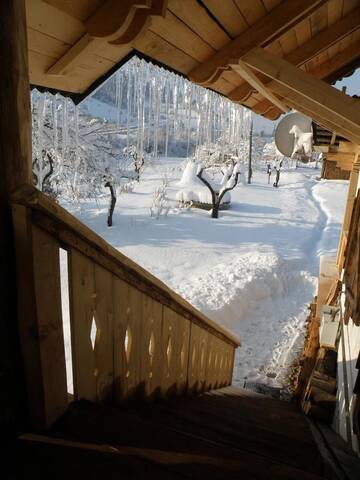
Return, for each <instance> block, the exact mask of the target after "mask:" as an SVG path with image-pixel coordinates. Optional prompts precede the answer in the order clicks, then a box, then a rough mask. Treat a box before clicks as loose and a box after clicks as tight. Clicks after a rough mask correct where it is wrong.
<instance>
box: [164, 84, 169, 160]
mask: <svg viewBox="0 0 360 480" xmlns="http://www.w3.org/2000/svg"><path fill="white" fill-rule="evenodd" d="M169 84H170V79H169V78H168V79H167V81H166V83H165V122H166V127H165V128H166V133H165V157H167V156H168V146H169V131H170V121H169V120H170V118H169V117H170V111H169V100H170V85H169Z"/></svg>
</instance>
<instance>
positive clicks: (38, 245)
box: [0, 0, 360, 479]
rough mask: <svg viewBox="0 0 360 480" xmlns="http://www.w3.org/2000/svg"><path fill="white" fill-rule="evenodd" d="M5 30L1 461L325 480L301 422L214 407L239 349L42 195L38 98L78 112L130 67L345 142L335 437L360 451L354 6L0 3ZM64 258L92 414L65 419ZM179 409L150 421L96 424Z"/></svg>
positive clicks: (256, 405) (243, 1) (287, 414)
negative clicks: (300, 116) (37, 92)
mask: <svg viewBox="0 0 360 480" xmlns="http://www.w3.org/2000/svg"><path fill="white" fill-rule="evenodd" d="M0 20H1V27H0V59H1V76H0V161H1V167H2V175H1V176H0V178H1V180H0V200H1V216H0V221H1V225H0V238H1V253H0V255H1V275H2V278H3V288H2V302H1V303H2V316H1V318H2V334H1V348H0V356H1V376H0V378H1V380H2V395H1V404H0V405H1V406H0V412H1V422H2V425H3V426H4V428H2V429H1V430H2V435H3V436H4V439H5V440H7V443H6V445H7V447H6V448H8V450H4V451H3V452H6V453H7V455H6V456H5V460H10V459H11V458H12V455H13V454H14V452H15V453H16V454H17V455H20V456H18V457H16V459H17V461H16V462H13V463H12V468H13V470H14V471H16V473H18V474H19V478H23V476H24V477H25V476H26V475H28V474H29V473H30V476H31V474H34V472H36V474H37V477H38V478H49V476H50V475H51V476H52V477H53V478H58V477H59V478H60V476H62V478H63V475H64V472H65V473H66V468H70V467H71V468H73V469H74V472H76V474H77V476H78V475H79V474H87V475H88V476H89V477H90V478H93V476H94V475H95V474H99V472H101V473H102V474H103V475H105V473H104V472H106V474H107V475H108V476H110V477H111V478H115V475H117V476H116V478H119V475H120V478H143V477H144V476H145V475H147V476H150V478H153V477H155V475H156V478H183V477H187V478H193V477H194V476H199V475H201V474H206V475H207V476H208V478H240V477H241V476H242V478H276V479H279V478H284V479H285V478H287V479H289V478H301V479H307V478H309V479H310V478H312V479H316V478H326V477H324V475H325V473H324V472H325V470H326V468H324V463H325V464H327V463H329V455H326V454H325V455H324V456H323V458H322V459H321V456H320V454H319V452H318V450H317V448H318V447H317V446H316V444H317V445H319V438H320V437H321V435H320V437H319V435H318V436H317V441H316V442H315V440H314V437H313V435H312V433H311V431H310V429H309V426H308V424H307V422H306V421H305V419H304V417H303V416H302V414H300V413H299V412H297V411H295V407H293V406H290V405H286V404H279V403H277V402H274V401H272V400H269V399H264V398H260V397H259V396H256V395H251V394H250V393H246V392H244V391H241V390H236V389H231V388H230V387H227V389H226V388H225V390H224V389H222V390H219V392H218V393H217V391H216V389H219V388H222V387H226V386H228V385H230V384H231V378H232V370H233V362H234V351H235V348H236V347H237V346H239V344H240V342H239V340H238V339H237V338H235V337H234V336H233V335H231V334H230V333H229V332H227V331H226V330H225V329H223V328H221V327H220V326H219V325H216V324H215V323H214V322H211V321H210V320H209V319H208V318H206V317H205V316H204V315H202V314H200V313H199V312H197V311H196V310H195V309H194V308H192V307H191V306H190V305H189V304H187V302H185V301H184V300H183V299H182V298H180V297H179V296H178V295H176V294H175V293H174V292H172V291H171V290H170V289H168V288H167V287H166V286H165V285H163V284H161V282H159V281H158V280H157V279H155V278H154V277H153V276H151V275H150V274H149V273H148V272H146V271H144V270H143V269H142V268H140V267H139V266H138V265H136V264H135V263H134V262H132V261H130V260H129V259H127V258H126V257H125V256H123V255H121V254H120V253H119V252H117V251H115V250H114V249H113V248H111V247H110V246H109V245H108V244H106V242H104V241H103V240H102V239H100V238H99V237H97V236H96V235H95V234H94V233H93V232H92V231H90V230H89V229H87V228H86V227H85V226H84V225H82V224H81V223H80V222H78V221H77V220H75V219H74V218H73V217H72V216H71V215H70V214H68V213H67V212H65V211H64V210H63V209H62V208H60V207H59V206H58V205H57V204H55V203H54V202H53V201H52V200H51V199H49V198H48V197H46V196H45V195H43V194H42V193H40V192H38V191H36V190H35V189H34V188H33V187H32V185H31V180H32V174H31V112H30V99H29V91H30V88H31V86H32V85H33V86H36V87H38V88H42V89H44V90H49V91H52V92H61V93H63V94H64V95H69V96H70V97H71V98H72V99H73V100H74V101H75V102H78V101H79V100H81V99H82V98H84V97H85V96H86V95H88V94H90V93H91V92H92V91H93V90H94V89H95V88H96V87H97V86H98V85H99V84H100V83H101V82H102V81H104V79H106V78H107V76H109V75H111V74H112V73H113V72H114V71H115V70H116V69H117V68H118V67H119V65H121V64H122V63H124V62H126V61H127V60H128V59H129V58H130V57H131V56H132V55H134V54H136V55H139V56H142V57H144V58H146V59H149V60H151V61H153V62H156V63H159V64H161V65H163V66H165V67H166V68H170V69H172V70H174V71H175V72H178V73H179V74H181V75H185V76H186V77H187V78H189V79H190V80H191V81H193V82H195V83H197V84H200V85H203V86H204V87H206V88H210V89H212V90H215V91H217V92H219V93H221V94H222V95H225V96H226V97H228V98H229V99H230V100H232V101H234V102H238V103H240V104H242V105H245V106H247V107H248V108H251V109H252V110H253V111H254V112H256V113H260V114H262V115H264V116H265V117H267V118H269V119H276V118H278V117H279V116H280V115H281V114H282V113H283V112H287V111H289V110H290V109H296V110H298V111H300V112H303V113H304V114H306V115H308V116H310V117H311V118H312V119H313V120H314V121H315V122H316V123H317V124H319V125H320V126H322V127H323V128H325V129H327V130H329V131H332V132H336V133H337V135H339V136H341V137H343V138H344V139H346V140H347V143H346V147H344V148H346V149H347V150H346V152H347V153H350V154H351V155H350V156H351V158H352V160H351V163H352V165H351V173H350V188H349V199H348V203H347V209H346V213H345V219H344V225H343V232H342V238H341V242H340V247H339V255H338V259H337V263H336V271H337V273H336V274H335V278H336V281H340V282H341V283H342V284H343V285H345V287H346V290H345V293H344V295H343V297H344V299H345V301H344V308H345V315H344V318H345V320H344V328H343V334H342V337H341V338H342V340H341V341H342V342H343V343H344V342H345V335H347V337H346V339H347V340H346V342H347V343H346V345H347V347H346V348H345V346H344V348H343V351H344V355H343V356H342V357H341V358H340V359H339V362H340V363H339V371H340V370H341V369H342V371H343V372H345V374H344V375H345V377H346V378H348V377H349V376H350V374H351V381H350V380H349V379H347V380H342V383H343V384H344V388H343V390H342V391H344V395H345V396H346V398H347V403H346V405H345V408H344V410H343V415H344V418H343V421H344V422H345V423H346V422H347V423H346V432H345V433H344V432H343V431H342V432H341V433H342V434H343V436H344V437H346V438H347V439H349V437H351V438H350V440H351V443H352V444H353V447H354V448H355V443H354V442H353V438H352V437H354V438H355V437H356V438H357V436H358V430H356V428H358V423H357V422H356V421H355V420H356V418H357V417H356V415H358V414H357V413H356V408H357V407H356V405H358V404H359V402H358V395H359V375H358V374H357V376H356V374H355V373H356V368H358V366H359V365H358V364H356V359H355V356H356V355H357V352H358V350H359V346H360V335H359V328H360V327H359V326H358V325H359V322H358V309H359V305H358V298H359V295H358V290H359V286H358V283H357V278H358V271H359V263H358V251H359V241H360V240H359V236H358V221H357V219H358V217H357V215H358V213H357V212H358V211H359V209H358V208H356V206H357V205H358V200H356V199H357V191H358V183H359V182H358V171H359V170H358V161H357V159H358V149H359V147H358V146H359V145H360V108H359V107H360V104H359V100H358V99H355V98H351V97H349V96H348V95H346V94H345V93H344V92H339V91H337V90H335V89H334V88H333V87H332V86H331V83H332V82H334V81H335V80H336V79H337V78H340V77H342V76H343V75H345V74H347V73H349V72H351V71H353V70H354V69H355V68H357V67H358V66H359V65H360V48H359V47H360V2H359V0H222V1H219V0H168V1H166V0H139V1H137V0H121V1H120V0H76V1H67V0H2V1H1V2H0ZM350 156H349V157H350ZM351 218H352V219H353V220H351ZM60 248H62V249H65V250H67V252H68V257H69V283H70V301H71V333H72V346H73V355H74V357H73V374H74V399H75V400H86V401H87V402H91V403H86V402H85V403H84V404H82V403H81V402H80V403H78V404H75V406H70V407H69V402H70V400H69V396H68V392H67V386H66V372H65V357H64V340H63V333H62V315H61V298H60V285H59V249H60ZM330 283H331V282H330ZM321 298H323V302H325V303H326V299H327V298H328V295H326V292H323V293H322V297H321ZM324 299H325V300H324ZM318 307H319V308H320V307H321V305H320V304H319V305H318ZM93 322H95V324H96V328H97V335H96V340H95V346H94V347H92V345H91V342H90V329H91V325H92V323H93ZM350 337H351V338H350ZM349 339H350V340H349ZM344 345H345V343H344ZM346 349H347V350H346ZM346 352H347V353H346ZM354 359H355V360H354ZM344 362H345V363H347V365H348V367H346V368H345V370H344V369H343V364H344ZM354 362H355V363H354ZM355 364H356V365H355ZM344 375H343V377H342V378H345V377H344ZM214 390H215V391H214ZM205 391H212V393H205V394H204V393H203V392H205ZM189 392H190V393H198V394H200V393H202V395H201V396H199V397H195V398H192V399H191V398H185V394H188V393H189ZM171 396H175V397H177V398H175V399H174V400H168V403H166V402H165V403H161V404H156V405H155V406H154V407H153V410H151V409H152V407H151V406H149V405H148V404H147V403H145V404H143V406H142V407H138V408H139V410H138V411H137V410H136V407H134V406H133V407H131V408H132V410H131V411H128V410H126V412H125V411H124V410H121V409H119V408H118V409H114V407H109V409H110V408H113V410H111V409H110V410H106V411H105V410H104V409H105V406H104V407H103V406H101V405H102V404H107V403H109V402H110V403H111V404H112V405H114V404H123V403H124V402H126V401H127V400H130V399H133V398H135V399H140V398H141V399H144V398H150V397H156V398H158V397H160V398H165V399H168V398H169V397H171ZM81 405H83V407H81ZM132 405H137V404H132ZM144 405H145V406H144ZM166 405H169V407H168V410H167V407H166ZM124 408H125V407H124ZM92 409H95V410H92ZM134 409H135V410H134ZM109 412H110V413H109ZM121 412H122V413H121ZM124 412H125V413H124ZM341 415H342V414H340V423H341ZM56 422H57V423H56ZM59 422H60V423H59ZM54 424H55V426H54ZM56 425H57V427H56ZM54 428H55V430H51V429H54ZM49 429H50V430H49ZM349 429H350V430H349ZM19 432H25V433H23V434H22V435H21V436H20V437H19ZM40 434H41V435H40ZM157 434H158V435H160V437H161V438H160V439H159V438H158V437H157V436H156V435H157ZM322 435H323V434H322ZM315 437H316V435H315ZM321 438H322V437H321ZM9 440H11V441H9ZM320 443H321V439H320ZM321 448H325V447H324V446H322V447H321ZM321 448H320V450H321ZM326 448H328V446H327V447H326ZM330 456H331V455H330ZM324 458H325V459H326V458H327V460H324ZM335 463H336V462H335ZM340 463H341V462H340ZM330 464H331V461H330ZM331 466H332V467H333V468H334V469H335V470H336V468H337V469H339V465H338V464H337V465H335V466H334V465H331ZM332 478H344V477H340V476H338V477H332Z"/></svg>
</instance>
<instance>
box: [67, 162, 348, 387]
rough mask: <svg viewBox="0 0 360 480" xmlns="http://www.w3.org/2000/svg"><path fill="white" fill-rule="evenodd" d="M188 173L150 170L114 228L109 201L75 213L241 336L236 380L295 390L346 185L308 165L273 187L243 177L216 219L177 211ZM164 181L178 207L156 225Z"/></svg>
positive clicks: (262, 178)
mask: <svg viewBox="0 0 360 480" xmlns="http://www.w3.org/2000/svg"><path fill="white" fill-rule="evenodd" d="M183 167H184V161H183V159H174V158H172V159H166V160H162V162H161V164H158V165H156V166H154V167H149V168H148V169H147V170H146V171H145V172H144V174H143V178H142V181H141V182H140V183H139V184H137V183H136V186H135V189H134V191H133V192H132V193H128V194H123V195H121V196H120V197H119V199H118V203H117V206H116V209H115V213H114V226H113V227H112V228H108V227H106V211H107V207H108V198H107V197H104V199H103V200H99V202H98V204H95V203H90V202H87V203H81V208H77V209H75V208H74V206H73V205H67V208H69V209H70V210H71V211H73V213H74V214H75V215H76V216H78V217H79V218H80V219H81V220H82V221H84V222H85V223H86V224H87V225H88V226H89V227H91V228H93V229H94V230H95V231H96V232H98V233H99V234H100V235H102V236H103V237H104V238H105V239H106V240H107V241H108V242H109V243H111V244H112V245H113V246H115V247H116V248H118V249H119V250H120V251H121V252H123V253H124V254H126V255H127V256H129V257H130V258H132V259H133V260H135V261H136V262H138V263H139V264H140V265H142V266H143V267H145V268H147V269H148V270H149V271H151V272H152V273H153V274H154V275H156V276H157V277H159V278H160V279H161V280H162V281H164V282H165V283H166V284H167V285H169V286H170V287H172V288H173V289H174V290H175V291H177V292H178V293H179V294H181V295H183V296H184V297H185V298H186V299H187V300H188V301H189V302H190V303H192V304H193V305H194V306H195V307H197V308H198V309H200V310H201V311H202V312H204V313H205V314H207V315H208V316H209V317H211V318H213V319H214V320H216V321H218V322H220V323H222V324H223V325H225V326H226V327H228V328H229V329H231V330H232V331H234V332H235V333H237V334H239V335H240V337H241V339H242V342H243V345H242V347H241V348H240V349H239V350H238V354H237V358H236V366H235V367H236V368H235V372H234V383H235V384H241V385H242V384H243V383H244V381H259V382H262V383H267V384H270V385H273V386H280V387H286V385H287V382H288V372H289V367H290V365H291V364H292V362H293V360H294V357H296V355H297V354H298V353H299V350H300V348H301V345H302V342H303V337H304V320H305V318H306V315H307V306H308V304H309V302H310V301H311V298H312V296H313V295H314V291H315V285H316V277H317V274H318V264H319V260H318V255H319V254H324V253H334V252H335V251H336V246H337V241H338V236H339V232H340V227H341V221H342V215H343V213H342V212H343V211H344V204H345V195H346V190H347V182H344V181H331V182H329V181H320V182H319V181H316V180H315V177H316V176H318V175H319V171H318V170H314V169H311V168H300V169H298V170H289V171H287V172H284V173H283V174H282V176H281V179H280V188H279V189H274V188H273V187H272V185H271V184H270V185H268V184H267V175H266V173H265V171H264V172H263V171H255V172H254V177H253V184H252V185H247V184H246V183H245V182H244V178H243V183H242V184H241V185H239V186H238V187H236V188H235V190H233V191H232V206H231V209H230V210H228V211H224V212H221V214H220V218H219V219H217V220H214V219H211V218H209V214H208V212H206V211H203V210H197V209H196V210H195V209H192V210H182V209H180V208H178V205H177V202H176V200H175V198H176V194H177V192H178V189H179V187H178V186H177V183H178V182H179V179H180V178H181V174H182V168H183ZM165 177H166V178H167V179H168V182H169V185H168V187H167V190H166V195H167V198H168V204H169V206H170V211H169V214H168V216H161V217H160V218H159V219H156V218H154V217H150V215H149V208H150V206H151V202H152V198H153V192H154V190H155V188H156V187H158V186H159V185H161V184H163V183H164V178H165Z"/></svg>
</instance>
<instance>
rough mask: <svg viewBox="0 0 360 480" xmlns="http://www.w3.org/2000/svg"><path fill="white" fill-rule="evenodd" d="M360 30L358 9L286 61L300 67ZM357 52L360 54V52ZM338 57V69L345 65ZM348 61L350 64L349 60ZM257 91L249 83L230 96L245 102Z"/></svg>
mask: <svg viewBox="0 0 360 480" xmlns="http://www.w3.org/2000/svg"><path fill="white" fill-rule="evenodd" d="M359 28H360V9H356V10H355V11H354V12H351V13H350V14H349V15H347V16H346V17H344V18H343V19H342V20H340V21H339V22H337V23H335V24H334V25H331V27H330V28H328V29H327V30H324V31H322V32H320V33H319V34H318V35H316V36H315V37H313V38H312V39H310V40H309V41H308V42H305V43H304V44H303V45H301V46H300V47H299V48H297V49H295V50H293V51H292V52H290V53H289V55H287V56H286V57H285V60H286V61H288V62H289V63H292V64H293V65H296V66H298V67H300V66H302V65H304V64H305V63H306V62H308V61H309V60H311V59H312V58H314V57H315V56H317V55H319V54H320V53H321V52H323V51H324V50H326V49H328V48H329V47H331V46H332V45H334V44H335V43H337V42H339V41H340V40H342V39H343V38H345V37H346V36H348V35H350V34H351V33H353V32H354V31H355V30H357V29H359ZM357 52H359V50H358V51H357ZM354 53H355V52H354ZM341 54H342V52H341ZM358 55H359V53H358ZM336 57H339V58H338V59H337V61H338V63H339V66H338V67H337V68H341V66H343V65H344V63H343V62H344V59H343V60H342V59H341V55H340V54H339V55H337V56H336ZM346 61H347V62H349V60H348V59H347V60H346ZM320 67H321V66H320ZM333 71H334V70H333ZM325 77H326V75H325V74H323V75H319V77H318V78H325ZM260 78H263V77H261V75H260ZM255 91H257V90H256V89H255V88H254V87H253V85H250V84H249V83H244V84H242V85H240V86H239V87H237V88H235V89H234V90H233V91H232V92H230V93H229V95H228V96H229V98H230V99H231V100H233V101H237V102H244V101H246V99H247V98H248V97H249V96H250V95H251V94H252V93H253V92H255Z"/></svg>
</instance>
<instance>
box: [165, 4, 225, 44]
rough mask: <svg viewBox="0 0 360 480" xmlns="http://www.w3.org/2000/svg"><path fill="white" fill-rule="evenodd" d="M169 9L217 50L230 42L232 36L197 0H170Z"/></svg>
mask: <svg viewBox="0 0 360 480" xmlns="http://www.w3.org/2000/svg"><path fill="white" fill-rule="evenodd" d="M168 9H169V11H170V12H172V13H173V14H174V15H176V16H177V17H178V18H179V19H180V20H181V21H182V22H184V23H185V24H186V25H187V26H188V27H189V28H190V29H191V30H192V31H193V32H195V33H196V34H197V35H199V37H200V38H202V40H204V41H205V42H206V43H208V44H209V45H210V46H211V47H212V48H214V49H215V50H219V49H220V48H222V47H223V46H224V45H226V44H227V43H228V42H229V41H230V38H231V37H230V36H229V35H228V34H227V33H226V32H225V31H224V30H223V29H222V28H221V27H220V26H219V25H218V24H217V23H216V22H215V20H214V19H213V18H211V16H210V15H209V13H208V12H207V11H206V9H205V8H204V7H203V6H201V5H200V4H199V3H198V2H197V0H187V1H186V2H184V0H169V1H168Z"/></svg>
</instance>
